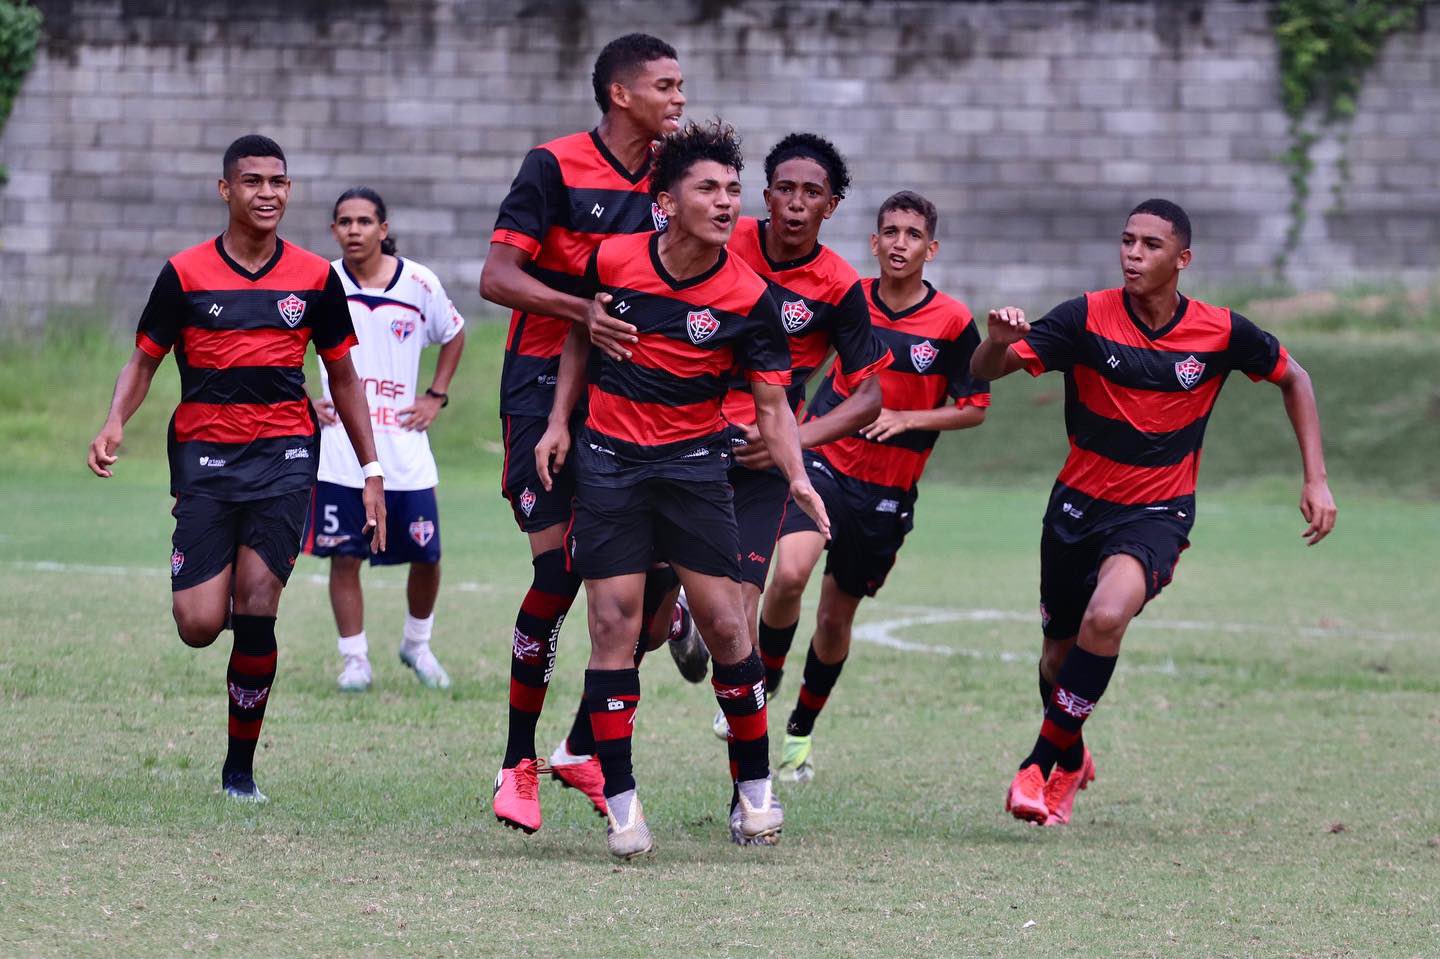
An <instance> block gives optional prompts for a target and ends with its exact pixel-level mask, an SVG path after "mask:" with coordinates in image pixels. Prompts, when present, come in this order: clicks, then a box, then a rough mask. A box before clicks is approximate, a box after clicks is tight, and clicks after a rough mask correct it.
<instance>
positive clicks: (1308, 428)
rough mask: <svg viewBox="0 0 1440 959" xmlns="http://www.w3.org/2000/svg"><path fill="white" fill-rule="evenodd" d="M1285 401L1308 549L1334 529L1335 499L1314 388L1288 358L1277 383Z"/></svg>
mask: <svg viewBox="0 0 1440 959" xmlns="http://www.w3.org/2000/svg"><path fill="white" fill-rule="evenodd" d="M1277 385H1278V386H1279V387H1280V393H1281V395H1282V396H1283V397H1284V399H1285V414H1286V415H1287V416H1289V417H1290V426H1291V427H1292V428H1293V429H1294V431H1295V441H1296V442H1297V443H1298V444H1299V446H1300V461H1301V463H1302V464H1303V467H1304V471H1305V481H1304V485H1303V486H1302V487H1301V490H1300V514H1301V515H1302V516H1304V517H1305V521H1306V523H1308V524H1309V525H1308V526H1307V527H1306V529H1305V531H1304V532H1303V533H1302V534H1301V535H1302V536H1303V537H1304V539H1305V542H1306V543H1308V544H1309V545H1311V546H1314V545H1315V544H1316V543H1318V542H1320V541H1321V540H1322V539H1324V538H1325V537H1326V536H1328V535H1330V531H1331V530H1332V529H1334V528H1335V518H1336V513H1337V510H1336V507H1335V497H1334V496H1333V495H1332V494H1331V492H1330V481H1329V477H1328V475H1327V474H1326V471H1325V448H1324V442H1323V440H1322V439H1321V434H1320V410H1319V408H1318V407H1317V406H1316V404H1315V387H1314V384H1313V383H1311V381H1310V374H1309V373H1307V372H1305V368H1304V367H1302V366H1301V365H1300V364H1299V363H1298V362H1296V361H1295V359H1294V357H1291V359H1290V364H1289V366H1288V367H1287V368H1286V370H1285V375H1284V376H1282V377H1281V378H1280V381H1279V383H1278V384H1277Z"/></svg>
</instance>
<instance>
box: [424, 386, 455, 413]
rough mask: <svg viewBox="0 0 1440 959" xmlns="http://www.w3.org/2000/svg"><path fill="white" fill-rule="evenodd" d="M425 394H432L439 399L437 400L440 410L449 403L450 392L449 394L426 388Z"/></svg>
mask: <svg viewBox="0 0 1440 959" xmlns="http://www.w3.org/2000/svg"><path fill="white" fill-rule="evenodd" d="M425 395H426V396H433V397H434V398H435V399H437V400H439V401H440V408H441V409H442V410H443V409H444V408H445V407H447V406H449V405H450V394H449V393H441V392H440V391H439V390H432V389H426V390H425Z"/></svg>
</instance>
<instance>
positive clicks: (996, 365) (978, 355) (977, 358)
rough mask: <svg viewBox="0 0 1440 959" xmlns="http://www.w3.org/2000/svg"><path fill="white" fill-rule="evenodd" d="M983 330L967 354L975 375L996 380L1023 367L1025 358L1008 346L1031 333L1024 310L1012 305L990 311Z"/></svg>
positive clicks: (983, 378)
mask: <svg viewBox="0 0 1440 959" xmlns="http://www.w3.org/2000/svg"><path fill="white" fill-rule="evenodd" d="M986 332H987V334H988V335H987V336H986V338H985V341H984V342H983V343H981V344H980V345H979V346H978V347H976V348H975V354H974V355H973V356H971V357H970V369H971V371H972V372H973V373H974V374H975V375H976V376H978V377H980V378H981V379H982V380H998V379H1000V377H1002V376H1009V375H1010V374H1011V373H1014V372H1015V371H1016V370H1018V369H1021V368H1023V367H1024V366H1025V361H1024V360H1023V359H1021V357H1020V355H1019V354H1017V353H1016V352H1015V351H1014V350H1013V349H1011V347H1012V346H1014V345H1015V344H1016V343H1019V342H1020V341H1021V340H1023V339H1025V335H1026V334H1027V333H1029V332H1030V324H1029V323H1028V322H1026V320H1025V311H1024V310H1022V309H1020V308H1019V307H1015V306H1005V307H1001V308H1000V309H998V310H991V311H990V315H989V316H988V317H987V319H986Z"/></svg>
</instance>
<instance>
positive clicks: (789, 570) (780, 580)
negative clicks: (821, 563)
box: [766, 563, 810, 600]
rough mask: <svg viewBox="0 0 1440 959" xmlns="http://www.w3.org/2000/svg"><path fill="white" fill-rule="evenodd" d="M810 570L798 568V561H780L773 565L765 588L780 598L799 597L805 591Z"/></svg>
mask: <svg viewBox="0 0 1440 959" xmlns="http://www.w3.org/2000/svg"><path fill="white" fill-rule="evenodd" d="M809 573H810V571H809V570H806V569H802V568H800V564H798V563H781V564H779V565H778V566H776V567H775V572H774V574H772V575H771V577H770V584H769V585H768V586H767V587H766V589H767V590H768V591H769V592H771V593H773V594H774V595H775V597H776V598H777V599H780V600H795V599H799V598H800V597H801V596H802V595H803V594H804V593H805V584H806V583H807V582H808V581H809V579H810V575H809Z"/></svg>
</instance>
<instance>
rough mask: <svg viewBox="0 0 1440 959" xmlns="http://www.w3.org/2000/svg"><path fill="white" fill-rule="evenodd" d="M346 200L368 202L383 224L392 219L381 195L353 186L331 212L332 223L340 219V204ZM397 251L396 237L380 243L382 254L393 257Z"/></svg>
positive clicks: (363, 187)
mask: <svg viewBox="0 0 1440 959" xmlns="http://www.w3.org/2000/svg"><path fill="white" fill-rule="evenodd" d="M346 200H368V201H369V202H370V203H371V204H373V205H374V207H375V219H377V220H379V221H380V222H381V223H384V222H386V221H387V220H389V219H390V217H389V216H388V215H387V214H386V212H385V201H384V200H382V199H381V198H380V194H378V193H376V192H375V191H374V190H372V189H370V187H368V186H352V187H351V188H350V189H348V190H346V191H345V192H344V193H342V194H340V196H339V197H337V198H336V200H335V208H334V209H333V210H331V211H330V222H331V223H334V222H335V221H336V220H338V219H339V218H340V204H342V203H344V202H345V201H346ZM396 249H397V247H396V246H395V239H394V237H389V236H387V237H386V238H385V239H383V240H381V241H380V252H381V253H389V254H390V255H392V256H393V255H394V254H395V250H396Z"/></svg>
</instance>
